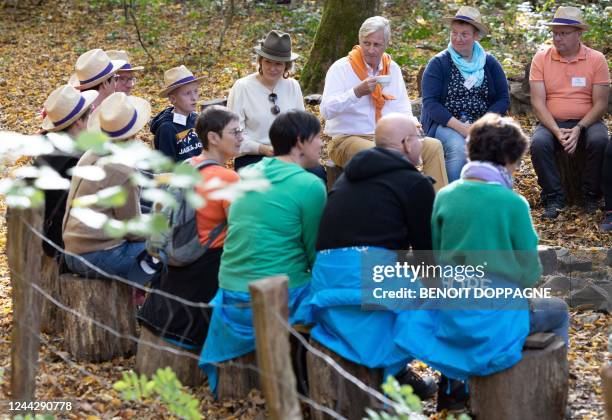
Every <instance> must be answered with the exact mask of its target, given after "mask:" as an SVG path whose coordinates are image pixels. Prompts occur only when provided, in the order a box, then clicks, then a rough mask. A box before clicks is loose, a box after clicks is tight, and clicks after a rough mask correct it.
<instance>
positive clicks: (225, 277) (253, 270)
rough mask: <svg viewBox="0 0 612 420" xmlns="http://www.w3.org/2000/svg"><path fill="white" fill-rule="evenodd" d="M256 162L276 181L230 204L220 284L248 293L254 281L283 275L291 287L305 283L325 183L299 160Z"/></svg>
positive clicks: (268, 176) (307, 279) (267, 159)
mask: <svg viewBox="0 0 612 420" xmlns="http://www.w3.org/2000/svg"><path fill="white" fill-rule="evenodd" d="M253 166H254V167H256V168H259V169H260V170H261V171H262V172H263V173H264V175H265V176H266V178H268V180H269V181H270V183H271V184H272V185H271V187H270V188H269V189H268V190H266V191H263V192H249V193H247V194H246V195H245V196H244V197H242V198H239V199H238V200H236V201H235V202H234V203H232V205H231V206H230V210H229V215H228V233H227V238H226V239H225V244H224V246H223V255H222V257H221V267H220V269H219V287H222V288H224V289H227V290H232V291H236V292H247V291H248V284H249V283H250V282H251V281H254V280H260V279H262V278H264V277H269V276H274V275H279V274H286V275H287V276H288V277H289V288H293V287H298V286H302V285H304V284H306V283H307V282H309V281H310V277H311V274H310V270H311V268H312V265H313V264H314V259H315V245H316V240H317V234H318V231H319V221H320V219H321V213H322V212H323V208H324V207H325V200H326V192H325V186H324V185H323V182H321V180H320V179H319V178H317V177H316V176H315V175H313V174H311V173H308V172H306V171H305V170H304V169H302V168H301V167H299V166H298V165H296V164H294V163H286V162H283V161H280V160H278V159H275V158H264V159H262V160H261V161H260V162H258V163H256V164H255V165H253Z"/></svg>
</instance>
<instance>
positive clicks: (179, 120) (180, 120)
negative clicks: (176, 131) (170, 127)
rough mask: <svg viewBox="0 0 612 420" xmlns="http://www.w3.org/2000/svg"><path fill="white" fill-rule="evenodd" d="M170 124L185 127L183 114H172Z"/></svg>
mask: <svg viewBox="0 0 612 420" xmlns="http://www.w3.org/2000/svg"><path fill="white" fill-rule="evenodd" d="M172 122H173V123H176V124H180V125H187V116H186V115H183V114H177V113H176V112H173V113H172Z"/></svg>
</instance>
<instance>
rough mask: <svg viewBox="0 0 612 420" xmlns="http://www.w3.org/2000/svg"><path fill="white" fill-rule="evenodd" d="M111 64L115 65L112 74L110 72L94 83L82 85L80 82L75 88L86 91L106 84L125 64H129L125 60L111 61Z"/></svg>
mask: <svg viewBox="0 0 612 420" xmlns="http://www.w3.org/2000/svg"><path fill="white" fill-rule="evenodd" d="M111 64H112V65H113V68H112V69H111V71H110V72H108V73H107V74H105V75H104V76H102V77H100V78H99V79H96V80H94V81H91V82H89V83H84V84H81V82H79V84H78V85H77V86H75V87H76V88H77V89H79V90H85V89H89V88H90V87H94V86H96V85H99V84H100V83H102V82H105V81H107V80H108V79H110V78H111V77H112V76H114V75H115V73H117V72H118V71H119V70H120V69H121V67H123V66H124V65H125V64H127V61H125V60H111ZM73 77H74V76H73ZM77 80H78V78H77Z"/></svg>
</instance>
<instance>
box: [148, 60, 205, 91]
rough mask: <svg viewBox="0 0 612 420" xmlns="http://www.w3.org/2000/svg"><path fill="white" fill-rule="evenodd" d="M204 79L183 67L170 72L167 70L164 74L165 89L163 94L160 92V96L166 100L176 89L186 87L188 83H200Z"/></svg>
mask: <svg viewBox="0 0 612 420" xmlns="http://www.w3.org/2000/svg"><path fill="white" fill-rule="evenodd" d="M203 78H204V76H202V77H195V76H194V75H193V73H192V72H190V71H189V69H187V67H185V66H183V65H181V66H179V67H174V68H171V69H170V70H166V72H165V73H164V86H165V87H164V89H163V90H162V91H161V92H159V96H161V97H162V98H165V97H166V96H168V94H169V93H170V92H172V91H173V90H174V89H176V88H178V87H181V86H183V85H186V84H187V83H192V82H199V81H200V80H202V79H203ZM200 83H202V82H200Z"/></svg>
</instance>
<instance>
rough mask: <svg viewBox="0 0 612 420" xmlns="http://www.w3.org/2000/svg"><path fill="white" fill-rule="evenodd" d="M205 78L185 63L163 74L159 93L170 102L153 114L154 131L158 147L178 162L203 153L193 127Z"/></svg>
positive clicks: (152, 124)
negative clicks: (195, 73)
mask: <svg viewBox="0 0 612 420" xmlns="http://www.w3.org/2000/svg"><path fill="white" fill-rule="evenodd" d="M202 79H203V77H197V78H196V77H195V76H194V75H193V73H192V72H190V71H189V69H187V67H185V66H184V65H181V66H179V67H174V68H171V69H170V70H167V71H166V73H165V74H164V88H163V89H162V91H161V92H160V93H159V96H161V97H162V98H168V99H169V100H170V103H171V105H170V106H169V107H167V108H166V109H164V110H163V111H162V112H160V113H159V114H157V115H156V116H155V117H153V119H152V120H151V133H153V134H154V135H155V139H154V140H153V144H154V145H155V148H156V149H158V150H159V151H160V152H163V153H164V154H166V155H167V156H169V157H170V158H172V159H173V160H174V161H175V162H180V161H183V160H185V159H188V158H190V157H193V156H198V155H199V154H200V153H201V152H202V142H201V141H200V139H199V138H198V135H197V134H196V132H195V129H194V127H195V122H196V118H197V116H198V114H197V113H196V112H195V109H196V106H197V104H198V101H199V99H200V94H199V92H198V88H199V87H200V83H201V80H202Z"/></svg>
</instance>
